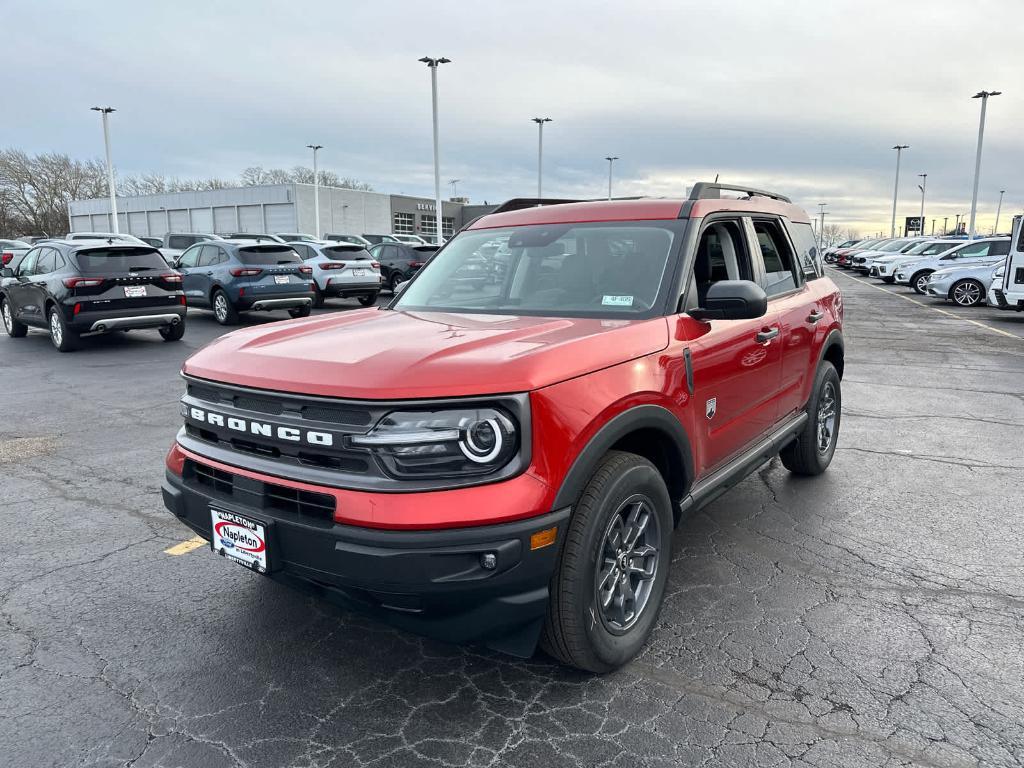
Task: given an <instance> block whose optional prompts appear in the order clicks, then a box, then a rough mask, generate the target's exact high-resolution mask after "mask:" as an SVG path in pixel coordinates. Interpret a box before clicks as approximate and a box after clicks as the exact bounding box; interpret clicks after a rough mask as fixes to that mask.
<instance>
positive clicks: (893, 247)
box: [875, 240, 910, 253]
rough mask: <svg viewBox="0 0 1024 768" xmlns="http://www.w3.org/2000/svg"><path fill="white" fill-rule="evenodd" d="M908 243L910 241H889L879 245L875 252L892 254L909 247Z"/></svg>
mask: <svg viewBox="0 0 1024 768" xmlns="http://www.w3.org/2000/svg"><path fill="white" fill-rule="evenodd" d="M909 243H910V240H890V241H889V242H888V243H886V244H885V245H880V246H879V247H878V248H876V249H875V250H878V251H882V252H883V253H892V252H893V251H898V250H899V249H900V248H903V247H905V246H907V245H909Z"/></svg>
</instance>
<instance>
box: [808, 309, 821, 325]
mask: <svg viewBox="0 0 1024 768" xmlns="http://www.w3.org/2000/svg"><path fill="white" fill-rule="evenodd" d="M824 316H825V313H824V312H818V311H814V312H811V314H809V315H808V316H807V322H808V323H811V324H812V325H813V324H814V323H816V322H818V321H819V320H821V318H823V317H824Z"/></svg>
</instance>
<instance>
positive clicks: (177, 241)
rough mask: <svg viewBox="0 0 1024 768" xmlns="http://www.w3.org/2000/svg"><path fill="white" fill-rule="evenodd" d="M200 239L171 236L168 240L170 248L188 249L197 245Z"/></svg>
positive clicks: (187, 236)
mask: <svg viewBox="0 0 1024 768" xmlns="http://www.w3.org/2000/svg"><path fill="white" fill-rule="evenodd" d="M198 240H199V238H196V237H192V236H191V235H171V236H170V237H169V238H167V247H168V248H188V247H189V246H190V245H195V244H196V242H198Z"/></svg>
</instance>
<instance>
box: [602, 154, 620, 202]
mask: <svg viewBox="0 0 1024 768" xmlns="http://www.w3.org/2000/svg"><path fill="white" fill-rule="evenodd" d="M618 159H619V158H618V157H606V158H605V160H607V161H608V199H609V200H611V199H612V163H614V162H615V161H616V160H618Z"/></svg>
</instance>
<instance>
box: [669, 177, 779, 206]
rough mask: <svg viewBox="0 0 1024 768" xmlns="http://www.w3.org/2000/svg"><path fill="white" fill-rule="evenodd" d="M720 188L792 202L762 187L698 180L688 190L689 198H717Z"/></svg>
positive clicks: (751, 195) (719, 196) (750, 195)
mask: <svg viewBox="0 0 1024 768" xmlns="http://www.w3.org/2000/svg"><path fill="white" fill-rule="evenodd" d="M722 190H726V191H729V192H745V193H746V194H747V195H748V196H749V197H770V198H771V199H772V200H778V201H780V202H783V203H792V202H793V201H792V200H790V199H789V198H788V197H786V196H785V195H780V194H779V193H777V192H766V191H765V190H763V189H754V188H753V187H741V186H737V185H735V184H718V183H712V182H708V181H698V182H697V183H696V184H694V185H693V189H691V190H690V198H689V199H690V200H718V199H720V198H721V197H722V195H721V194H720V193H721V191H722Z"/></svg>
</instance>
